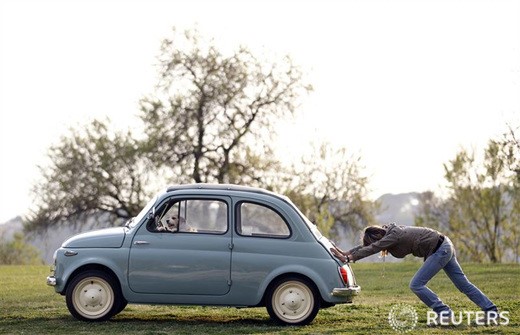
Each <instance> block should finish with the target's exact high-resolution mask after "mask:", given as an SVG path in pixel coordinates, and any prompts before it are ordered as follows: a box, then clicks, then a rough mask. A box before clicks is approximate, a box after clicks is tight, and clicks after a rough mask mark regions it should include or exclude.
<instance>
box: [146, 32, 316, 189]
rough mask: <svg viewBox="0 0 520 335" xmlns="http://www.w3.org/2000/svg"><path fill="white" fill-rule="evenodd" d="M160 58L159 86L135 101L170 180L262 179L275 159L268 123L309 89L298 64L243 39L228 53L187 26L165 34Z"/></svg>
mask: <svg viewBox="0 0 520 335" xmlns="http://www.w3.org/2000/svg"><path fill="white" fill-rule="evenodd" d="M159 61H160V69H159V72H160V79H161V80H160V83H159V85H158V89H157V90H156V92H155V93H154V94H151V95H150V96H148V97H146V98H144V99H143V100H142V101H141V109H142V113H141V118H142V120H143V121H144V124H145V128H146V135H147V141H148V145H150V146H151V147H153V148H154V150H149V153H150V156H151V159H152V160H153V161H154V162H155V163H156V164H157V165H158V166H162V167H168V168H170V169H171V171H172V174H171V176H172V179H174V181H175V182H178V181H193V182H197V183H199V182H219V183H226V182H230V183H240V182H244V181H247V182H248V183H251V182H256V183H258V184H260V185H262V181H261V176H262V173H265V172H266V169H270V168H272V167H273V166H277V164H276V159H274V158H273V156H272V154H271V153H272V150H271V139H272V137H271V136H272V135H273V134H274V127H273V125H274V124H275V123H276V122H277V120H279V119H280V118H284V117H286V116H288V115H290V114H292V113H293V112H294V110H295V109H296V107H297V106H298V101H299V99H300V97H301V96H302V95H304V94H306V93H307V92H308V91H309V90H310V89H311V87H310V86H309V85H305V84H303V83H302V73H301V71H300V69H299V68H298V67H296V66H295V65H293V63H292V61H291V60H290V58H289V57H285V58H284V59H282V60H280V61H278V62H265V61H260V60H259V59H258V58H257V57H255V56H254V55H253V54H252V53H251V52H250V51H248V50H247V49H246V48H244V47H240V48H238V49H237V50H235V51H233V52H232V53H230V54H229V55H226V54H224V53H223V52H221V51H220V50H219V49H218V48H217V47H216V46H215V45H214V43H213V41H205V40H203V39H201V37H200V35H199V34H198V32H197V31H193V30H191V31H185V32H184V34H182V33H178V32H176V31H174V34H173V38H172V39H166V40H164V42H163V44H162V47H161V53H160V56H159ZM251 163H254V164H251ZM258 164H259V165H258Z"/></svg>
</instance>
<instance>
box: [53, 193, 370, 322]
mask: <svg viewBox="0 0 520 335" xmlns="http://www.w3.org/2000/svg"><path fill="white" fill-rule="evenodd" d="M331 248H335V246H334V245H333V243H332V242H331V241H329V240H328V239H327V238H326V237H324V236H323V235H322V234H321V233H320V232H319V231H318V229H317V228H316V226H315V225H314V224H313V223H311V222H310V221H309V220H308V219H307V218H306V217H305V216H304V215H303V214H302V213H301V212H300V211H299V210H298V208H297V207H296V206H295V205H294V204H293V203H292V202H291V201H290V200H289V199H288V198H287V197H285V196H281V195H277V194H275V193H272V192H269V191H266V190H263V189H258V188H251V187H244V186H237V185H222V184H220V185H211V184H192V185H181V186H172V187H169V188H168V189H167V190H166V191H164V192H161V193H160V194H158V195H157V196H156V197H154V198H153V199H152V200H151V201H150V202H149V203H148V204H147V205H146V206H145V207H144V208H143V210H142V211H141V212H140V213H139V215H137V216H136V217H135V218H133V219H131V220H129V221H128V222H127V223H126V224H125V225H124V227H114V228H107V229H102V230H97V231H92V232H87V233H83V234H79V235H76V236H74V237H72V238H69V239H68V240H66V241H65V242H64V243H63V245H62V246H61V247H60V248H59V249H58V250H56V252H55V254H54V265H53V266H52V269H51V270H52V273H51V275H50V276H49V277H47V284H48V285H50V286H53V287H54V289H55V291H56V292H57V293H60V294H61V295H64V296H65V300H66V304H67V308H68V309H69V311H70V313H71V314H72V315H73V316H74V317H75V318H77V319H79V320H85V321H101V320H106V319H109V318H111V317H112V316H114V315H116V314H118V313H119V312H121V311H122V310H123V309H124V308H125V306H126V305H127V304H128V303H137V304H171V305H206V306H236V307H261V306H263V307H266V308H267V311H268V313H269V315H270V317H271V318H272V319H273V320H275V321H277V322H278V323H281V324H288V325H304V324H308V323H309V322H311V321H312V320H313V319H314V318H315V316H316V314H317V313H318V311H319V309H320V308H326V307H331V306H334V305H335V304H343V303H350V302H352V299H353V297H354V296H355V295H357V294H358V293H359V291H360V287H359V286H358V285H357V284H356V280H355V278H354V274H353V272H352V269H351V267H350V265H349V264H343V263H342V262H341V261H340V260H338V259H336V258H335V257H334V256H333V253H332V252H331Z"/></svg>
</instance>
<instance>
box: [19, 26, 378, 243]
mask: <svg viewBox="0 0 520 335" xmlns="http://www.w3.org/2000/svg"><path fill="white" fill-rule="evenodd" d="M159 65H160V66H159V77H160V81H159V84H158V85H157V88H156V90H155V92H153V93H152V94H149V95H148V96H146V97H144V98H143V99H142V100H141V103H140V107H141V114H140V119H141V121H142V123H143V129H144V136H140V137H139V138H136V137H135V136H134V135H133V134H132V133H131V132H116V131H113V130H112V129H111V126H110V124H109V122H108V121H100V120H95V121H93V122H92V123H91V124H88V125H86V126H85V127H84V128H78V129H71V130H70V133H69V134H68V135H66V136H62V137H61V139H60V142H59V143H58V144H56V145H54V146H52V147H51V148H50V150H49V153H48V157H49V161H50V164H49V166H44V167H41V172H42V179H41V180H40V181H39V182H38V184H36V185H35V186H34V188H33V194H34V196H35V202H34V207H33V209H32V213H31V215H29V216H28V217H27V221H28V224H27V225H26V229H28V230H31V229H45V228H47V227H49V226H52V225H55V224H58V223H60V222H67V223H69V222H70V223H74V222H75V221H80V220H79V219H81V217H82V216H83V215H85V214H91V213H100V212H102V213H110V214H111V219H112V220H115V219H117V218H127V217H132V216H135V215H136V214H137V213H138V212H139V210H140V209H141V208H142V206H143V205H144V204H145V202H146V201H147V200H148V199H149V198H150V196H151V194H152V193H155V192H156V191H158V189H159V187H160V188H163V187H164V185H165V184H180V183H191V182H195V183H199V182H210V183H233V184H244V185H250V186H259V187H264V188H267V189H271V190H277V191H279V192H282V193H286V194H287V195H289V196H290V197H294V198H295V199H296V202H297V203H298V205H300V206H301V208H302V209H303V210H304V211H305V212H306V213H307V214H309V215H310V217H311V219H312V220H315V221H317V223H318V225H319V226H320V228H321V229H323V231H324V232H325V233H326V234H328V233H329V232H337V231H338V229H343V228H345V227H347V228H349V227H360V226H363V225H365V224H367V223H369V222H371V221H373V210H374V208H373V205H372V203H371V202H369V201H366V200H364V199H366V185H367V179H366V178H365V177H361V174H360V167H359V159H357V158H350V157H347V154H346V150H345V149H339V150H337V151H334V150H332V149H331V148H330V147H326V146H323V147H322V148H320V151H317V152H315V153H311V154H310V155H309V157H307V158H304V161H303V162H302V163H303V165H302V166H303V169H301V168H296V167H293V168H292V169H289V170H287V169H286V168H284V167H283V166H282V164H281V163H280V161H279V159H278V158H277V157H275V156H274V153H273V147H272V143H273V141H272V140H273V138H274V136H275V132H274V129H275V128H274V125H275V124H276V123H277V122H278V121H279V120H280V119H282V118H285V117H289V116H291V115H293V113H294V112H295V111H296V109H297V107H298V105H299V103H300V97H302V96H304V95H306V94H307V93H308V92H309V91H311V90H312V87H311V86H310V85H308V84H305V83H304V80H303V74H302V71H301V70H300V68H299V67H297V66H295V65H294V64H293V63H292V61H291V59H290V58H289V57H285V58H283V59H279V60H276V61H267V60H259V59H258V57H256V56H255V55H253V54H252V53H251V52H250V51H249V50H247V49H246V48H245V47H239V48H237V49H236V50H234V51H232V52H230V53H224V52H222V51H221V50H219V49H218V48H217V47H216V46H215V45H214V43H213V41H206V40H203V39H202V38H201V36H199V34H198V33H197V32H196V31H185V32H183V33H177V32H176V31H174V33H173V36H172V38H170V39H165V40H164V42H163V44H162V47H161V51H160V55H159ZM335 157H336V160H334V159H333V158H335ZM67 220H68V221H67Z"/></svg>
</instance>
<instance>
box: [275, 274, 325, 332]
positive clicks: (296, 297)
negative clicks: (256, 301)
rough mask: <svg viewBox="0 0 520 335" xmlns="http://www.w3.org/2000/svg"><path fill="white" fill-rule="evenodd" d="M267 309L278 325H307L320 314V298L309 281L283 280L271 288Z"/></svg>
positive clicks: (294, 278) (293, 278)
mask: <svg viewBox="0 0 520 335" xmlns="http://www.w3.org/2000/svg"><path fill="white" fill-rule="evenodd" d="M266 307H267V312H268V313H269V315H270V316H271V318H272V319H273V320H274V321H276V322H278V323H281V324H285V325H306V324H309V323H310V322H311V321H312V320H314V318H315V317H316V314H318V311H319V309H320V298H319V296H318V294H317V293H316V289H315V288H314V285H313V284H312V283H311V282H310V281H309V280H306V279H303V278H297V277H291V278H283V279H281V280H278V281H277V282H276V283H275V284H274V285H272V286H271V289H270V290H269V292H268V295H267V301H266Z"/></svg>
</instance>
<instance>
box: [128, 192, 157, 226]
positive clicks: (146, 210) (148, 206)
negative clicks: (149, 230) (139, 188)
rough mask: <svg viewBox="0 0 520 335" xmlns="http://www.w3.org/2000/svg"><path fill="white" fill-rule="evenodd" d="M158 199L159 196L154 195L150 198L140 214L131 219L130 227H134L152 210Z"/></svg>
mask: <svg viewBox="0 0 520 335" xmlns="http://www.w3.org/2000/svg"><path fill="white" fill-rule="evenodd" d="M156 201H157V196H155V197H153V198H152V200H150V201H149V202H148V203H147V204H146V206H144V208H143V209H142V210H141V212H140V213H139V214H137V216H136V217H135V218H132V219H130V221H129V222H128V223H127V225H128V228H134V227H135V226H136V225H137V224H138V223H139V222H141V220H142V219H143V218H144V217H145V216H146V215H147V214H148V213H149V212H150V210H151V209H152V207H153V205H155V202H156Z"/></svg>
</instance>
